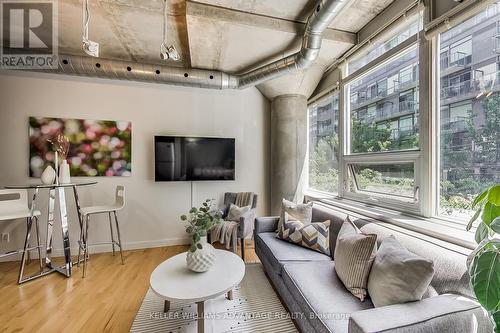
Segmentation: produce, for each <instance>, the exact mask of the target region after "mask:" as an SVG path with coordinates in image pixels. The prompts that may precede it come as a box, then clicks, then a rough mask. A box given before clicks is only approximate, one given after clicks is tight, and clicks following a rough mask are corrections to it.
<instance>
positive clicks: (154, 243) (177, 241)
mask: <svg viewBox="0 0 500 333" xmlns="http://www.w3.org/2000/svg"><path fill="white" fill-rule="evenodd" d="M189 242H190V239H189V237H183V238H169V239H158V240H151V241H138V242H128V243H123V250H124V251H127V250H141V249H151V248H156V247H164V246H174V245H188V244H189ZM116 250H118V248H117V247H116ZM89 252H90V254H91V255H92V254H93V253H105V252H112V248H111V244H99V245H95V246H91V247H90V248H89ZM42 254H43V252H42ZM76 254H78V246H72V247H71V255H72V256H74V255H76ZM30 255H31V258H38V253H37V251H36V250H33V251H31V253H30ZM63 255H64V253H63V249H53V250H52V256H54V257H62V256H63ZM18 260H21V255H20V254H17V255H13V256H9V257H5V258H2V259H0V262H7V261H18Z"/></svg>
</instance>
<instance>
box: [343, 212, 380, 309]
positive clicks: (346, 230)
mask: <svg viewBox="0 0 500 333" xmlns="http://www.w3.org/2000/svg"><path fill="white" fill-rule="evenodd" d="M376 244H377V235H375V234H369V235H365V234H363V233H362V232H361V231H360V230H359V229H356V227H355V226H353V225H352V224H351V222H350V221H349V217H347V218H346V221H345V222H344V225H343V226H342V228H341V229H340V232H339V236H338V238H337V245H336V246H335V271H336V272H337V275H338V277H339V278H340V280H341V281H342V282H343V283H344V286H346V288H347V289H348V290H349V291H350V292H351V293H352V294H353V295H354V296H356V297H357V298H359V299H360V300H361V301H363V300H364V299H365V297H366V294H367V284H368V275H369V274H370V269H371V267H372V263H373V260H374V259H375V254H376Z"/></svg>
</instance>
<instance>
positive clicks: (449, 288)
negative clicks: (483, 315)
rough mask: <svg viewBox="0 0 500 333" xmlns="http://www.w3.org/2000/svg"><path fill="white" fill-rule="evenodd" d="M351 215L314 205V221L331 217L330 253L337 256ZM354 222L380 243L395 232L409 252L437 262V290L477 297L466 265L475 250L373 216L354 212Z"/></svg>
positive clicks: (435, 264)
mask: <svg viewBox="0 0 500 333" xmlns="http://www.w3.org/2000/svg"><path fill="white" fill-rule="evenodd" d="M346 216H347V214H344V213H342V212H340V211H338V210H336V209H332V208H330V207H325V206H322V205H321V204H315V205H314V207H313V217H312V218H313V220H314V221H324V220H330V221H331V224H330V252H331V253H332V258H334V259H335V257H334V255H333V254H334V253H335V243H336V241H337V236H338V233H339V231H340V228H341V227H342V224H343V222H344V220H345V218H346ZM350 216H351V219H352V221H353V222H354V224H356V226H357V227H359V228H360V229H361V231H363V232H364V233H367V234H377V235H378V239H377V240H378V242H379V243H380V242H381V241H382V240H383V239H384V238H386V237H389V236H390V235H394V236H395V237H396V239H397V240H398V242H400V243H401V245H403V246H404V247H405V248H406V249H408V251H410V252H412V253H415V254H417V255H419V256H421V257H424V258H427V259H430V260H432V261H433V262H434V270H435V272H434V277H433V279H432V282H431V286H432V287H433V288H435V290H436V291H437V293H439V294H445V293H454V294H461V295H464V296H468V297H474V294H473V293H472V291H471V289H470V286H469V274H468V273H467V266H466V264H465V262H466V259H467V255H468V254H469V253H470V251H471V250H468V249H465V248H462V247H460V246H458V245H453V244H450V243H447V242H445V241H442V240H438V239H435V238H432V237H430V236H426V235H422V234H419V233H417V232H415V231H410V230H407V229H403V228H402V227H398V226H396V225H394V224H390V223H386V222H380V221H377V220H373V219H370V218H368V217H367V218H363V219H361V218H355V217H354V216H352V215H350Z"/></svg>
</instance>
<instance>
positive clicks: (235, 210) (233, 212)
mask: <svg viewBox="0 0 500 333" xmlns="http://www.w3.org/2000/svg"><path fill="white" fill-rule="evenodd" d="M249 210H250V206H245V207H238V206H236V205H235V204H231V206H229V213H228V214H227V217H226V220H227V221H235V222H240V218H241V216H242V215H243V214H245V213H246V212H248V211H249Z"/></svg>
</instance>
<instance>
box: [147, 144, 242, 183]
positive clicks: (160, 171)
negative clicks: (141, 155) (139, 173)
mask: <svg viewBox="0 0 500 333" xmlns="http://www.w3.org/2000/svg"><path fill="white" fill-rule="evenodd" d="M234 144H235V139H225V138H199V137H182V136H155V181H157V182H159V181H160V182H161V181H192V180H234V177H235V168H234V165H235V150H234Z"/></svg>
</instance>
